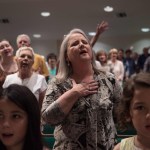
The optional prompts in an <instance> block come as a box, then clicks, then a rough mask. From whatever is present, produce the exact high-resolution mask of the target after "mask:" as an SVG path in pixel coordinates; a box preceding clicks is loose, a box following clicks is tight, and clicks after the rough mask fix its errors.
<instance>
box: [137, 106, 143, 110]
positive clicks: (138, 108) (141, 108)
mask: <svg viewBox="0 0 150 150" xmlns="http://www.w3.org/2000/svg"><path fill="white" fill-rule="evenodd" d="M136 109H137V110H144V106H137V107H136Z"/></svg>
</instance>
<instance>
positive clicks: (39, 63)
mask: <svg viewBox="0 0 150 150" xmlns="http://www.w3.org/2000/svg"><path fill="white" fill-rule="evenodd" d="M16 43H17V47H18V48H20V47H23V46H31V39H30V37H29V36H28V35H27V34H20V35H18V36H17V40H16ZM32 68H33V70H34V71H35V72H38V73H39V74H42V75H44V76H45V78H46V81H48V78H49V72H48V68H47V66H46V63H45V60H44V58H43V57H42V56H41V55H39V54H37V53H35V56H34V64H33V67H32Z"/></svg>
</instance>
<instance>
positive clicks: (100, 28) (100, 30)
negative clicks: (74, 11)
mask: <svg viewBox="0 0 150 150" xmlns="http://www.w3.org/2000/svg"><path fill="white" fill-rule="evenodd" d="M107 29H108V23H107V22H106V21H102V22H101V23H100V24H98V25H97V28H96V34H95V36H93V37H92V39H91V41H90V44H91V46H92V47H93V46H94V44H95V43H96V41H97V40H98V38H99V36H100V34H101V33H103V32H104V31H106V30H107Z"/></svg>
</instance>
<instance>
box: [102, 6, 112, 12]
mask: <svg viewBox="0 0 150 150" xmlns="http://www.w3.org/2000/svg"><path fill="white" fill-rule="evenodd" d="M113 10H114V9H113V7H111V6H106V7H104V11H106V12H112V11H113Z"/></svg>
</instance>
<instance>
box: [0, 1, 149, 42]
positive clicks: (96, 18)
mask: <svg viewBox="0 0 150 150" xmlns="http://www.w3.org/2000/svg"><path fill="white" fill-rule="evenodd" d="M107 5H110V6H113V7H114V12H112V13H106V12H104V11H103V8H104V7H105V6H107ZM42 11H50V13H51V16H50V17H48V18H43V17H41V15H40V13H41V12H42ZM119 12H125V13H126V14H127V17H125V18H118V17H117V16H116V13H119ZM149 15H150V0H0V20H1V19H3V18H7V19H9V21H10V23H9V24H2V23H1V22H0V39H3V38H7V39H9V40H12V39H16V36H17V35H18V34H22V33H26V34H28V35H30V36H31V38H33V37H32V35H33V34H34V33H39V34H41V35H42V37H41V40H45V39H54V40H56V39H62V37H63V35H64V34H66V33H68V31H69V30H70V29H72V28H75V27H77V28H81V29H83V30H84V31H85V32H86V33H88V32H89V31H95V30H96V26H97V24H98V23H99V22H101V21H102V20H106V21H107V22H108V23H109V26H110V27H109V30H108V31H106V32H105V33H104V34H103V36H105V37H107V36H109V37H115V36H120V35H121V36H125V35H140V34H141V35H144V34H149V35H150V33H142V32H141V31H140V29H141V27H150V16H149Z"/></svg>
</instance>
